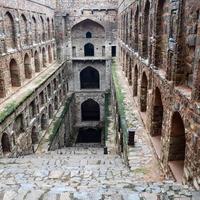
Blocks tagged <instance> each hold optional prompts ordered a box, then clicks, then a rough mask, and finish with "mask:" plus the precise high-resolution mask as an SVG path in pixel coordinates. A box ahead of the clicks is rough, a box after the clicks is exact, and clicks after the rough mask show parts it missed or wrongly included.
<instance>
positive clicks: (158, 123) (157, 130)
mask: <svg viewBox="0 0 200 200" xmlns="http://www.w3.org/2000/svg"><path fill="white" fill-rule="evenodd" d="M152 109H153V110H152V126H151V136H153V138H152V142H153V145H154V147H155V150H156V153H157V155H158V157H159V158H160V156H161V148H162V146H161V136H162V124H163V103H162V98H161V93H160V90H159V88H156V89H155V92H154V105H153V107H152Z"/></svg>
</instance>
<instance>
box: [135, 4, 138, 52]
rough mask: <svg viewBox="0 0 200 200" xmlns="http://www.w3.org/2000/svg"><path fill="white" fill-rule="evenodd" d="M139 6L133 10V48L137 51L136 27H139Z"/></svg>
mask: <svg viewBox="0 0 200 200" xmlns="http://www.w3.org/2000/svg"><path fill="white" fill-rule="evenodd" d="M138 21H139V8H138V6H137V9H136V12H135V19H134V24H135V26H134V49H135V50H136V51H138V34H139V31H138V27H139V23H138Z"/></svg>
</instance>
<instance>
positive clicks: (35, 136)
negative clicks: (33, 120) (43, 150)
mask: <svg viewBox="0 0 200 200" xmlns="http://www.w3.org/2000/svg"><path fill="white" fill-rule="evenodd" d="M31 141H32V144H38V132H37V129H36V127H35V126H33V128H32V130H31Z"/></svg>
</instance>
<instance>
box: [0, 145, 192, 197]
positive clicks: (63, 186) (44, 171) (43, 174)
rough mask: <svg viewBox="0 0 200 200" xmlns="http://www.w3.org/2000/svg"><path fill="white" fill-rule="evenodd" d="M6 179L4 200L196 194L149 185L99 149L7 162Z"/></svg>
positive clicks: (2, 175)
mask: <svg viewBox="0 0 200 200" xmlns="http://www.w3.org/2000/svg"><path fill="white" fill-rule="evenodd" d="M0 180H1V183H0V199H3V200H14V199H18V200H23V199H24V200H25V199H26V200H42V199H44V200H54V199H55V200H68V199H69V200H70V199H74V200H75V199H76V200H100V199H101V200H103V199H104V200H107V199H108V200H138V199H141V200H142V199H143V200H154V199H155V200H156V199H157V200H158V199H177V200H180V199H183V200H189V199H192V198H191V197H192V195H193V196H194V195H195V193H193V192H192V191H191V190H190V189H189V188H188V187H186V186H184V187H183V186H181V185H180V184H174V183H173V182H171V181H166V182H156V183H153V182H144V181H142V179H141V174H140V173H138V175H137V174H134V173H130V170H129V168H127V167H126V165H125V164H124V163H123V160H122V159H121V157H120V156H119V155H104V154H103V149H102V148H99V147H71V148H66V149H61V150H57V151H52V152H49V153H46V154H45V155H44V154H35V155H30V156H25V157H20V158H17V159H14V158H10V159H2V160H1V163H0ZM193 199H195V198H193Z"/></svg>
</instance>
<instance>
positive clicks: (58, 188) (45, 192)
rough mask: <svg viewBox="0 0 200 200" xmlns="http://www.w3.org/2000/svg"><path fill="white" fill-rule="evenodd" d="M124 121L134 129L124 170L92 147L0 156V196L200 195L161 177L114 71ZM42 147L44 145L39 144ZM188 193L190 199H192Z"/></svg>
mask: <svg viewBox="0 0 200 200" xmlns="http://www.w3.org/2000/svg"><path fill="white" fill-rule="evenodd" d="M117 73H118V76H119V81H121V85H122V88H123V92H124V93H125V96H126V99H125V100H124V103H125V107H126V115H127V123H128V124H129V126H132V127H138V131H137V135H136V141H137V142H136V146H135V147H132V148H129V165H130V168H128V167H127V166H126V165H125V164H124V162H123V159H122V158H121V157H120V156H119V155H117V154H115V153H114V150H115V147H114V138H113V135H112V126H111V127H110V132H109V136H108V138H109V141H108V143H107V144H108V146H109V149H112V151H111V154H109V155H104V154H103V149H102V148H100V147H99V146H97V145H93V146H90V147H86V146H85V145H79V146H76V147H71V148H65V149H61V150H57V151H51V152H46V151H45V149H44V151H39V152H38V153H37V154H34V155H29V156H25V157H19V158H17V159H14V158H10V159H8V158H7V159H6V158H5V159H1V160H0V200H190V199H193V200H198V199H199V196H200V193H197V192H194V191H192V189H191V188H188V187H187V186H182V185H180V184H176V183H174V182H173V181H171V180H168V181H163V177H162V172H161V170H160V169H159V165H158V163H157V160H156V158H155V156H154V152H153V150H152V148H151V145H150V143H149V140H148V137H147V135H146V132H145V129H144V127H143V125H142V122H141V120H140V119H139V115H138V113H137V111H136V109H135V105H134V103H133V101H132V97H131V93H130V91H129V87H128V85H127V82H126V81H125V79H124V77H123V76H122V75H121V73H122V72H121V71H120V69H118V71H117ZM43 148H45V145H43ZM192 196H193V197H192Z"/></svg>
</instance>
